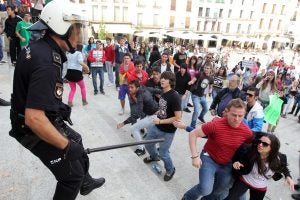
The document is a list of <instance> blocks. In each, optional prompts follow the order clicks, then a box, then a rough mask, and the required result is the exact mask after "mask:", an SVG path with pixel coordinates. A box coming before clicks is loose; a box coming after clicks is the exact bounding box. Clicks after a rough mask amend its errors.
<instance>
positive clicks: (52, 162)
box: [50, 158, 61, 165]
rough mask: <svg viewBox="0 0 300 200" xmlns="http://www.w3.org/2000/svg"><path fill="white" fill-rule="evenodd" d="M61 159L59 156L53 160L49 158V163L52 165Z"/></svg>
mask: <svg viewBox="0 0 300 200" xmlns="http://www.w3.org/2000/svg"><path fill="white" fill-rule="evenodd" d="M60 161H61V158H57V159H55V160H50V164H51V165H54V164H56V163H59V162H60Z"/></svg>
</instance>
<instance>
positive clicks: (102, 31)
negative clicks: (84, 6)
mask: <svg viewBox="0 0 300 200" xmlns="http://www.w3.org/2000/svg"><path fill="white" fill-rule="evenodd" d="M107 34H108V33H107V31H106V27H105V24H104V23H103V22H101V23H100V24H99V32H98V38H99V39H101V40H105V39H106V37H107Z"/></svg>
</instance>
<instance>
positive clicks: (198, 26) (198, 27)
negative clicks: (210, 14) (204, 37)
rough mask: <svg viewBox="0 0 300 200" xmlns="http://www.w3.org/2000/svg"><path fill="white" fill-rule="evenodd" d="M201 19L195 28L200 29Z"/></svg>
mask: <svg viewBox="0 0 300 200" xmlns="http://www.w3.org/2000/svg"><path fill="white" fill-rule="evenodd" d="M200 26H201V21H198V23H197V30H198V31H200Z"/></svg>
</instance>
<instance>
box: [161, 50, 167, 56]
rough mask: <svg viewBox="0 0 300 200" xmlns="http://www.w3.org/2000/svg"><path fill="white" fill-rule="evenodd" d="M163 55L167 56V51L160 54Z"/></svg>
mask: <svg viewBox="0 0 300 200" xmlns="http://www.w3.org/2000/svg"><path fill="white" fill-rule="evenodd" d="M163 55H165V56H169V53H168V52H165V51H164V52H163V53H162V54H161V56H163Z"/></svg>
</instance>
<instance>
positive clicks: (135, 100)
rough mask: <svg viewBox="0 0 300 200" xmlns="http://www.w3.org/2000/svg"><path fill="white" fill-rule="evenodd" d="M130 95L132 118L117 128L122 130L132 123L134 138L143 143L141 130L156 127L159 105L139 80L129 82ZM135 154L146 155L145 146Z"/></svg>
mask: <svg viewBox="0 0 300 200" xmlns="http://www.w3.org/2000/svg"><path fill="white" fill-rule="evenodd" d="M129 94H130V97H129V105H130V117H128V118H127V119H126V120H125V121H124V122H122V123H119V124H118V125H117V128H118V129H120V128H122V127H123V126H124V125H126V124H129V123H131V124H132V125H131V128H130V129H131V133H132V136H133V137H134V139H135V140H136V141H137V142H139V141H142V138H141V131H140V130H141V129H143V128H149V127H150V126H151V125H154V123H153V119H154V118H155V113H156V112H157V110H158V104H157V103H156V102H155V100H154V99H153V98H152V97H151V93H150V92H149V91H148V90H147V89H146V88H144V87H142V86H141V85H140V83H139V81H138V80H132V81H131V82H129ZM135 153H136V154H137V155H138V156H141V155H144V154H145V153H146V151H145V148H144V146H143V145H139V146H137V148H136V150H135Z"/></svg>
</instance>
